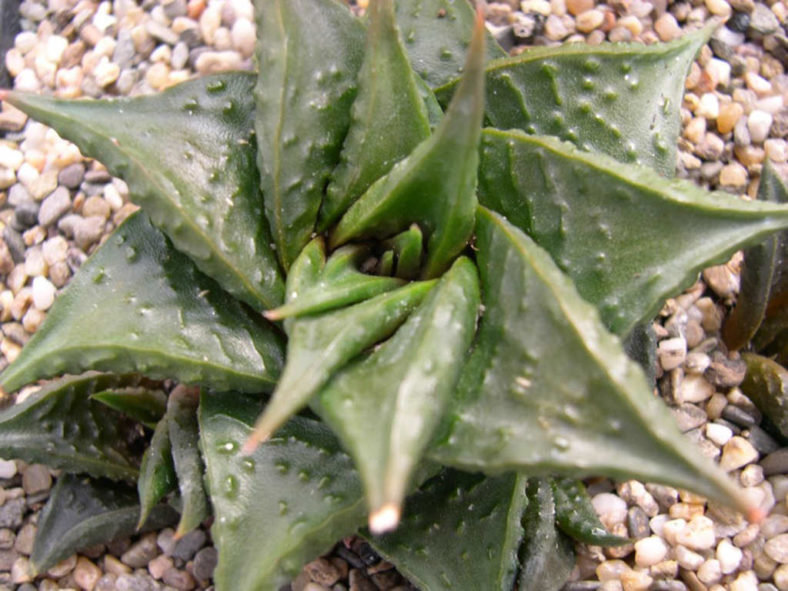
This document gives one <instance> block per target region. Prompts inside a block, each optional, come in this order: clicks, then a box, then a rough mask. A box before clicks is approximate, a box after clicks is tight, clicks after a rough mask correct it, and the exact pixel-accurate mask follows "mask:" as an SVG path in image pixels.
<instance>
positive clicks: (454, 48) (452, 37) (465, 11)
mask: <svg viewBox="0 0 788 591" xmlns="http://www.w3.org/2000/svg"><path fill="white" fill-rule="evenodd" d="M395 6H396V9H397V25H398V26H399V30H400V33H401V35H402V39H403V41H404V42H405V49H406V50H407V52H408V55H409V56H410V62H411V65H412V67H413V69H414V70H415V71H416V73H417V74H418V75H419V76H421V78H422V79H424V80H425V81H426V82H427V84H429V85H430V86H431V87H432V88H435V87H438V86H441V85H443V84H446V83H447V82H449V81H451V80H455V79H456V78H457V77H458V76H459V75H460V74H461V73H462V71H463V65H464V63H465V55H466V53H467V51H468V39H470V38H471V32H472V31H473V20H474V17H473V9H472V8H471V5H470V4H469V3H468V1H467V0H397V2H396V3H395ZM485 46H486V47H485V53H486V57H485V60H491V59H495V58H501V57H504V56H505V55H506V52H505V51H504V50H503V49H502V48H501V46H500V45H498V43H497V42H496V41H495V39H493V38H492V36H491V35H489V34H488V35H486V39H485Z"/></svg>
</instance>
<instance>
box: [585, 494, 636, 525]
mask: <svg viewBox="0 0 788 591" xmlns="http://www.w3.org/2000/svg"><path fill="white" fill-rule="evenodd" d="M591 504H592V505H593V506H594V510H595V511H596V513H597V515H599V520H600V521H601V522H602V524H603V525H604V526H605V527H607V528H608V529H611V528H612V527H613V526H614V525H616V524H618V523H624V520H625V519H626V518H627V504H626V502H625V501H624V500H623V499H622V498H621V497H619V496H618V495H614V494H612V493H599V494H597V495H594V497H593V498H592V499H591Z"/></svg>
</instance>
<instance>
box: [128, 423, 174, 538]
mask: <svg viewBox="0 0 788 591" xmlns="http://www.w3.org/2000/svg"><path fill="white" fill-rule="evenodd" d="M170 420H171V419H170V417H168V416H165V417H164V418H163V419H161V420H160V421H159V424H158V425H156V429H154V431H153V437H152V438H151V440H150V445H149V446H148V449H146V450H145V453H144V454H143V455H142V466H140V477H139V480H137V494H138V495H139V502H140V517H139V520H138V521H137V527H141V526H142V525H143V524H144V523H145V522H146V521H147V519H148V516H149V515H150V512H151V511H152V510H153V508H154V507H155V506H156V504H157V503H158V502H159V501H161V500H162V499H163V498H164V496H165V495H167V494H168V493H170V492H172V491H174V490H175V488H176V487H177V486H178V477H177V475H176V474H175V464H174V463H173V461H172V444H171V443H170Z"/></svg>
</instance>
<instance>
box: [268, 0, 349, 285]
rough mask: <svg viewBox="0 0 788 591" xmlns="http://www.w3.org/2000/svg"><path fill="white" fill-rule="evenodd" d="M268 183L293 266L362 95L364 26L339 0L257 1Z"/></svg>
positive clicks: (287, 261)
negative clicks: (359, 78)
mask: <svg viewBox="0 0 788 591" xmlns="http://www.w3.org/2000/svg"><path fill="white" fill-rule="evenodd" d="M255 12H256V18H257V31H258V39H259V42H258V44H257V63H258V65H259V69H260V72H259V75H258V79H257V86H256V87H255V92H254V96H255V104H256V115H255V121H254V125H255V130H256V131H257V148H258V164H259V168H260V183H261V187H262V190H263V197H264V200H265V212H266V215H267V217H268V222H269V224H270V226H271V232H272V233H273V238H274V242H275V244H276V247H277V250H278V253H277V254H278V256H279V260H280V261H281V263H282V265H283V266H284V268H285V269H286V270H287V269H289V268H290V265H291V264H292V263H293V261H294V260H295V258H296V257H297V256H298V253H299V252H300V251H301V249H302V248H303V247H304V246H305V245H306V244H307V242H309V240H310V238H311V235H312V232H313V231H314V229H315V224H316V222H317V216H318V210H319V208H320V204H321V201H322V199H323V191H324V189H325V186H326V183H327V182H328V178H329V175H330V174H331V171H332V170H333V169H334V167H335V166H336V165H337V163H338V162H339V155H340V151H341V149H342V142H343V141H344V139H345V135H346V134H347V131H348V127H349V125H350V109H351V105H352V104H353V100H354V98H355V96H356V90H357V88H356V76H357V74H358V71H359V68H360V66H361V61H362V55H363V49H364V27H363V26H362V25H361V23H360V22H359V21H357V20H356V19H355V18H354V17H353V15H351V14H350V11H349V10H348V9H347V8H346V7H344V6H341V5H340V4H339V3H337V2H334V0H257V2H256V11H255Z"/></svg>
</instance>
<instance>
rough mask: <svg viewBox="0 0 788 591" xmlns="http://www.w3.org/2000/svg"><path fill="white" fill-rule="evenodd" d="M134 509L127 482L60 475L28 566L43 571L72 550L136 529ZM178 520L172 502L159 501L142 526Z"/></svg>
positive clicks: (41, 519) (155, 527)
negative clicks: (160, 503) (170, 504)
mask: <svg viewBox="0 0 788 591" xmlns="http://www.w3.org/2000/svg"><path fill="white" fill-rule="evenodd" d="M139 511H140V507H139V505H138V504H137V493H136V491H135V490H134V487H133V486H131V485H127V484H123V483H121V482H112V481H109V480H91V479H89V478H85V477H84V476H77V475H75V474H63V475H62V476H60V478H58V480H57V484H56V485H55V488H54V489H52V494H51V495H50V496H49V501H47V504H46V505H45V506H44V508H43V509H42V511H41V515H40V516H39V519H38V532H37V535H36V540H35V543H34V544H33V553H32V554H31V556H30V563H31V565H32V567H33V571H34V572H36V573H43V572H46V570H47V569H49V568H50V567H52V566H54V565H55V564H57V563H58V562H60V561H61V560H63V559H64V558H68V557H69V556H71V555H72V554H73V553H74V552H76V551H77V550H81V549H83V548H87V547H89V546H94V545H96V544H104V543H107V542H111V541H112V540H116V539H118V538H122V537H126V536H130V535H132V534H134V533H136V529H135V524H136V523H137V517H138V515H139ZM177 519H178V513H177V512H176V511H175V510H174V509H173V508H172V507H170V506H168V505H158V506H156V507H155V508H154V509H153V511H152V512H151V515H150V517H149V518H148V520H147V521H146V523H145V527H144V530H143V531H149V530H158V529H161V528H163V527H166V526H168V525H172V524H173V523H175V522H176V521H177Z"/></svg>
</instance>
